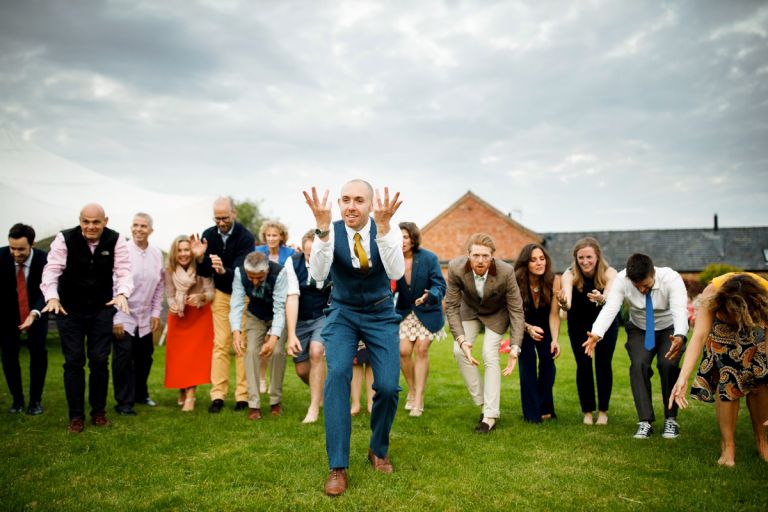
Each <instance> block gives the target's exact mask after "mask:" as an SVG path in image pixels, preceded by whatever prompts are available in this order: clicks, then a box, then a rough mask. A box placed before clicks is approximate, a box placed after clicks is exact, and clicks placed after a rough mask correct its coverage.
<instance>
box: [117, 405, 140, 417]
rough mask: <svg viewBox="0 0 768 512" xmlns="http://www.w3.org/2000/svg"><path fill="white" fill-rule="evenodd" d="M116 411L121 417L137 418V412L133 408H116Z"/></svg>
mask: <svg viewBox="0 0 768 512" xmlns="http://www.w3.org/2000/svg"><path fill="white" fill-rule="evenodd" d="M115 411H116V412H117V414H119V415H120V416H136V411H134V410H133V407H120V406H117V407H115Z"/></svg>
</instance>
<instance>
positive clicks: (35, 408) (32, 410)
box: [27, 402, 43, 416]
mask: <svg viewBox="0 0 768 512" xmlns="http://www.w3.org/2000/svg"><path fill="white" fill-rule="evenodd" d="M27 414H29V415H30V416H38V415H40V414H43V406H42V405H40V402H32V403H31V404H29V407H28V408H27Z"/></svg>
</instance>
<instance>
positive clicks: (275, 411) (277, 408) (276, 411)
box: [270, 404, 283, 416]
mask: <svg viewBox="0 0 768 512" xmlns="http://www.w3.org/2000/svg"><path fill="white" fill-rule="evenodd" d="M271 409H272V410H271V411H270V412H271V413H272V416H280V415H281V414H282V413H283V406H282V405H280V404H275V405H273V406H272V407H271Z"/></svg>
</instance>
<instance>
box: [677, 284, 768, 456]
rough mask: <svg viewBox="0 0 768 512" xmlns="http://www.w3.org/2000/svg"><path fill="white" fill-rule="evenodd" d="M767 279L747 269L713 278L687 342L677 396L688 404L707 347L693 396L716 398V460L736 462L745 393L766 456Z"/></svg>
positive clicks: (761, 451) (760, 449)
mask: <svg viewBox="0 0 768 512" xmlns="http://www.w3.org/2000/svg"><path fill="white" fill-rule="evenodd" d="M766 327H768V281H766V280H765V279H763V278H761V277H760V276H757V275H755V274H749V273H730V274H725V275H723V276H720V277H718V278H715V279H713V280H712V283H711V284H710V285H709V286H707V288H706V289H705V290H704V293H703V294H702V301H701V308H700V309H699V312H698V314H697V316H696V326H695V328H694V332H693V338H692V339H691V342H690V343H689V345H688V349H687V350H686V353H685V359H684V361H683V367H682V368H681V370H680V377H679V378H678V379H677V382H676V383H675V387H674V388H673V389H672V394H671V396H670V398H669V406H670V407H671V406H672V403H673V401H674V402H677V404H678V405H679V406H680V407H681V408H684V407H686V406H687V405H688V402H687V401H686V399H685V395H686V392H687V390H688V378H689V377H690V375H691V373H692V372H693V369H694V367H695V366H696V363H697V361H698V358H699V355H700V354H701V352H702V349H703V348H705V349H706V350H705V353H704V358H703V359H702V361H701V364H700V366H699V370H698V372H697V374H696V378H695V379H694V381H693V387H692V390H691V397H692V398H695V399H698V400H702V401H705V402H716V410H717V421H718V423H719V425H720V435H721V438H722V440H721V446H720V447H721V453H720V458H719V459H718V461H717V463H718V464H720V465H723V466H733V465H734V464H735V458H736V444H735V432H736V419H737V417H738V414H739V399H740V398H741V397H743V396H746V397H747V407H748V408H749V414H750V417H751V418H752V429H753V431H754V433H755V443H756V444H757V451H758V453H759V454H760V456H761V457H762V458H763V460H765V461H768V442H767V441H766V438H765V431H766V428H765V425H764V422H765V421H766V419H768V357H766V348H768V347H766V339H765V330H766Z"/></svg>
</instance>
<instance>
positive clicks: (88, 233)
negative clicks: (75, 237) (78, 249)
mask: <svg viewBox="0 0 768 512" xmlns="http://www.w3.org/2000/svg"><path fill="white" fill-rule="evenodd" d="M108 221H109V219H108V218H107V215H106V213H105V212H104V207H102V206H101V205H100V204H98V203H88V204H87V205H85V206H83V209H82V210H80V229H81V230H82V232H83V236H84V237H85V239H86V240H87V241H88V242H91V243H95V242H98V241H99V239H100V238H101V234H102V233H103V232H104V228H105V227H107V222H108Z"/></svg>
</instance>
